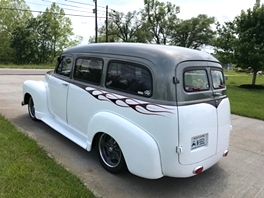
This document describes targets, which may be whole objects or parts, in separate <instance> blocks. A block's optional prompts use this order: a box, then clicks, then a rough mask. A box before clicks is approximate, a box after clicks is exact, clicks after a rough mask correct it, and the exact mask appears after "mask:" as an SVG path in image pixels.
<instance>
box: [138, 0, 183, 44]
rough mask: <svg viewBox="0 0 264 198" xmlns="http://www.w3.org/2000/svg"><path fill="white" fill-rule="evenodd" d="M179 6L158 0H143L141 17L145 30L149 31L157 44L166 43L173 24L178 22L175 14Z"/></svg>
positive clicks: (178, 10)
mask: <svg viewBox="0 0 264 198" xmlns="http://www.w3.org/2000/svg"><path fill="white" fill-rule="evenodd" d="M179 12H180V7H178V6H176V5H173V4H171V3H170V2H167V3H166V4H165V3H163V2H160V1H158V0H144V9H143V10H141V15H142V16H141V17H142V22H143V27H144V28H145V32H149V33H150V34H151V37H152V38H153V41H152V42H155V43H157V44H164V45H166V44H167V43H168V41H169V40H168V39H169V35H170V33H171V30H172V28H173V25H174V24H177V23H178V22H179V19H178V18H177V14H178V13H179Z"/></svg>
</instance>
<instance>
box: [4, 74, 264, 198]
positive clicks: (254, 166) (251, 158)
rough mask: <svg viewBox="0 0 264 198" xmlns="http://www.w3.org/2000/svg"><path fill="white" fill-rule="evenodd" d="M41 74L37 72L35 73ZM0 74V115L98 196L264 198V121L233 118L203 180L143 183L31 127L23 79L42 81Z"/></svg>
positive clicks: (34, 124) (43, 127) (47, 130)
mask: <svg viewBox="0 0 264 198" xmlns="http://www.w3.org/2000/svg"><path fill="white" fill-rule="evenodd" d="M9 72H10V70H9ZM45 72H46V70H45V71H40V70H39V71H37V72H36V73H37V74H44V73H45ZM0 73H1V74H2V75H0V113H1V114H3V115H4V116H5V117H7V118H8V119H9V120H10V121H11V122H13V123H14V124H15V125H16V126H17V127H18V128H20V129H21V130H23V131H24V132H25V133H27V134H28V135H29V136H30V137H32V138H33V139H35V140H36V141H37V142H38V144H39V145H40V146H42V147H43V148H44V149H45V150H46V151H47V152H48V153H49V154H50V155H51V156H53V157H54V159H56V161H57V162H58V163H60V164H62V165H63V166H64V167H65V168H67V169H68V170H70V171H71V172H73V173H75V174H76V175H77V176H79V177H80V178H81V179H82V180H83V182H84V183H85V184H86V185H87V186H88V188H89V189H91V190H92V191H93V192H94V193H95V194H96V195H98V196H100V197H104V198H107V197H109V198H112V197H115V198H118V197H120V198H121V197H122V198H123V197H126V198H130V197H131V198H132V197H136V198H139V197H144V198H148V197H151V198H155V197H166V198H173V197H188V198H192V197H195V198H197V197H203V198H204V197H210V198H211V197H217V198H218V197H222V198H228V197H229V198H233V197H234V198H240V197H245V198H252V197H255V198H263V197H264V179H263V177H264V122H263V121H259V120H255V119H249V118H244V117H240V116H236V115H232V124H233V131H232V134H231V140H230V153H229V156H228V157H226V158H223V159H222V160H221V161H220V162H219V163H218V164H216V165H215V166H213V167H212V168H211V169H209V170H207V171H205V172H204V173H203V174H201V175H198V176H195V177H192V178H187V179H177V178H168V177H165V178H161V179H157V180H147V179H142V178H139V177H136V176H134V175H132V174H130V173H124V174H121V175H112V174H110V173H108V172H106V171H105V170H104V169H102V167H101V165H100V164H99V161H98V159H97V156H96V154H95V152H91V153H88V152H86V151H85V150H83V149H81V148H79V147H78V146H76V145H75V144H73V143H72V142H71V141H69V140H67V139H66V138H64V137H63V136H61V135H59V134H58V133H56V132H55V131H54V130H52V129H51V128H49V127H48V126H46V125H45V124H43V123H42V122H34V121H32V120H31V119H30V118H29V117H28V115H27V106H23V107H22V106H21V105H20V103H21V100H22V83H23V81H24V80H26V79H33V80H41V79H43V78H44V76H43V75H19V72H18V71H16V74H15V75H4V71H0ZM11 73H12V72H11Z"/></svg>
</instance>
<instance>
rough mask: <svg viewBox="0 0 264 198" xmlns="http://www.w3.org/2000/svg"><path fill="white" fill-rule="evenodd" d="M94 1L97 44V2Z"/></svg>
mask: <svg viewBox="0 0 264 198" xmlns="http://www.w3.org/2000/svg"><path fill="white" fill-rule="evenodd" d="M93 1H94V11H93V12H94V14H95V42H96V43H97V31H98V28H97V0H93Z"/></svg>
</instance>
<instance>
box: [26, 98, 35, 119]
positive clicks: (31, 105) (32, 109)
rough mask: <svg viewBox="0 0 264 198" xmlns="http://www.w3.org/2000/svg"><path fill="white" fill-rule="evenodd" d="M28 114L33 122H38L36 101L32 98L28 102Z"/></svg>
mask: <svg viewBox="0 0 264 198" xmlns="http://www.w3.org/2000/svg"><path fill="white" fill-rule="evenodd" d="M28 114H29V117H30V118H31V119H32V120H37V118H36V115H35V106H34V101H33V98H32V97H30V98H29V100H28Z"/></svg>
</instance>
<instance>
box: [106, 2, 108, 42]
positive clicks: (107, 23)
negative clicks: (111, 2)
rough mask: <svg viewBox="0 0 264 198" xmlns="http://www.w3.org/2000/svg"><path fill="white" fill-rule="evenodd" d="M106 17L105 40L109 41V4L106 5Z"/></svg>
mask: <svg viewBox="0 0 264 198" xmlns="http://www.w3.org/2000/svg"><path fill="white" fill-rule="evenodd" d="M105 13H106V17H105V18H106V19H105V42H108V5H107V6H106V11H105Z"/></svg>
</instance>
